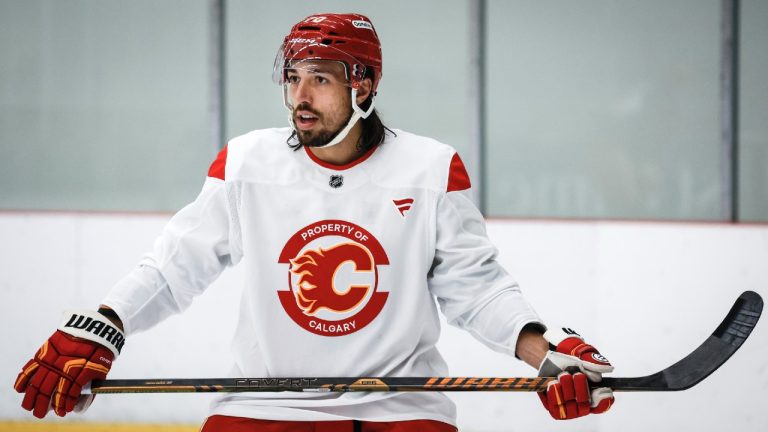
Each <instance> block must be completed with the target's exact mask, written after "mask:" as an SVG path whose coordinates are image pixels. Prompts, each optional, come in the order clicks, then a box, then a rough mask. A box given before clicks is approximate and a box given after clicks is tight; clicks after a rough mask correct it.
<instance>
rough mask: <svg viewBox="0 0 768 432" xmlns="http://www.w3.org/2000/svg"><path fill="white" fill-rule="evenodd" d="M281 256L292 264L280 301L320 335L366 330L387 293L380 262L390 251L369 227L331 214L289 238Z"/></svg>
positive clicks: (297, 320)
mask: <svg viewBox="0 0 768 432" xmlns="http://www.w3.org/2000/svg"><path fill="white" fill-rule="evenodd" d="M277 262H278V263H281V264H286V265H287V270H288V287H287V289H285V290H278V291H277V296H278V298H279V299H280V305H281V306H282V307H283V308H284V309H285V312H286V313H287V314H288V316H289V317H290V318H291V319H292V320H293V321H294V322H295V323H296V324H298V325H299V326H300V327H302V328H303V329H305V330H307V331H308V332H311V333H314V334H316V335H320V336H345V335H348V334H351V333H354V332H357V331H360V330H362V329H363V328H365V327H366V326H367V325H369V324H370V323H371V322H372V321H373V320H374V319H376V317H377V316H378V315H379V313H380V312H381V310H382V309H383V308H384V304H385V303H386V302H387V298H388V297H389V290H388V289H386V288H388V286H387V285H385V289H384V290H382V289H380V286H379V282H380V280H379V278H380V270H381V267H382V266H387V265H389V258H388V257H387V253H386V252H385V251H384V248H383V247H382V245H381V243H379V241H378V240H377V239H376V237H375V236H374V235H373V234H372V233H371V232H369V231H368V230H366V229H365V228H363V227H361V226H359V225H356V224H354V223H352V222H348V221H344V220H338V219H327V220H321V221H318V222H315V223H312V224H310V225H307V226H305V227H303V228H301V229H300V230H298V231H296V233H295V234H293V235H292V236H291V238H289V239H288V241H286V243H285V246H284V247H283V250H282V251H281V252H280V256H279V257H278V259H277ZM384 273H385V274H388V272H387V271H385V272H384ZM384 277H385V278H386V276H384Z"/></svg>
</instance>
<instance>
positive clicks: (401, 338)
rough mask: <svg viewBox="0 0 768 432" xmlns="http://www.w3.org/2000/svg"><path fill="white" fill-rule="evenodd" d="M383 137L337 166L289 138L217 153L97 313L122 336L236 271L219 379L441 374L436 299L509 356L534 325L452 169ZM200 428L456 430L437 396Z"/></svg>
mask: <svg viewBox="0 0 768 432" xmlns="http://www.w3.org/2000/svg"><path fill="white" fill-rule="evenodd" d="M395 133H396V135H392V134H389V133H388V134H387V138H386V140H385V141H384V143H383V144H381V145H380V146H378V147H377V148H375V149H374V150H371V151H369V152H368V153H367V154H366V155H365V156H363V157H362V158H360V159H358V160H356V161H355V162H353V163H351V164H349V165H346V166H334V165H329V164H326V163H323V162H322V161H320V160H318V159H317V158H315V157H314V156H313V154H312V153H311V152H310V151H308V150H306V149H303V148H302V149H300V150H298V151H294V150H292V149H290V148H289V147H288V146H287V145H286V140H287V139H288V137H289V136H290V134H291V129H290V128H280V129H266V130H257V131H253V132H250V133H248V134H246V135H243V136H240V137H237V138H235V139H233V140H231V141H230V142H229V144H228V145H227V147H226V148H225V149H224V150H223V151H222V152H221V153H220V154H219V157H218V158H217V159H216V161H215V162H214V163H213V165H212V166H211V169H210V171H209V175H208V178H207V179H206V182H205V185H204V187H203V190H202V192H201V193H200V195H199V196H198V197H197V199H196V200H195V201H194V202H193V203H192V204H190V205H188V206H187V207H185V208H184V209H182V210H181V211H180V212H179V213H177V214H176V215H175V216H174V217H173V218H172V219H171V220H170V222H169V223H168V225H167V227H166V228H165V230H164V231H163V233H162V235H161V236H160V237H159V238H158V239H157V241H156V243H155V246H154V250H153V251H152V252H151V253H149V254H148V255H147V256H146V257H145V258H144V260H143V261H142V262H141V266H139V268H137V269H136V270H135V271H134V272H133V273H131V274H130V275H128V276H127V277H126V278H124V279H123V280H122V281H120V282H119V283H118V284H117V285H116V286H115V287H114V288H113V289H112V290H111V292H110V293H109V295H108V297H107V298H106V299H105V300H104V302H103V303H104V304H106V305H107V306H110V307H112V308H113V309H114V310H115V311H116V312H117V314H118V316H120V318H121V319H122V321H123V323H124V326H125V330H126V334H127V335H128V336H130V334H132V333H135V332H137V331H140V330H144V329H147V328H149V327H152V326H153V325H155V324H156V323H158V322H159V321H161V320H163V319H165V318H166V317H167V316H169V315H171V314H173V313H178V312H180V311H182V310H184V309H185V308H186V307H188V306H189V304H190V303H191V301H192V298H193V297H195V296H196V295H198V294H200V293H201V292H203V291H204V290H205V289H206V288H207V287H208V285H209V284H211V282H213V281H214V280H215V279H216V277H217V276H218V275H219V274H220V273H221V271H222V270H223V269H224V268H225V267H227V266H228V265H232V264H236V263H239V265H241V266H244V273H245V282H244V283H245V286H244V287H243V296H242V301H241V304H240V316H239V320H238V325H237V330H236V334H235V336H234V343H233V347H234V358H235V361H236V364H235V367H234V369H233V372H232V374H233V375H232V376H239V377H313V376H317V377H334V376H336V377H354V376H384V377H408V376H413V377H421V376H445V375H448V368H447V366H446V364H445V361H444V360H443V358H442V357H441V356H440V354H439V353H438V351H437V349H436V348H435V343H436V342H437V340H438V337H439V335H440V324H439V320H438V311H437V306H436V304H435V299H437V302H438V303H439V305H440V308H441V309H442V312H443V313H444V314H445V316H446V318H447V320H448V322H449V323H451V324H453V325H456V326H458V327H460V328H464V329H466V330H468V331H469V332H470V333H471V334H472V335H473V336H475V337H476V338H477V339H479V340H480V341H482V342H483V343H484V344H485V345H487V346H489V347H490V348H492V349H493V350H496V351H500V352H504V353H508V354H510V355H514V351H515V344H516V341H517V337H518V334H519V333H520V330H522V328H523V327H524V326H525V325H526V324H530V323H536V324H541V322H540V319H539V317H538V316H537V315H536V313H535V312H534V310H533V309H532V308H531V306H530V305H529V304H528V302H527V301H526V300H525V299H524V298H523V296H522V295H521V293H520V290H519V288H518V286H517V284H516V283H515V281H514V280H513V279H512V278H511V277H510V276H509V275H508V274H507V273H506V272H505V271H504V270H503V269H502V268H501V267H500V266H499V264H498V263H497V261H496V254H497V251H496V249H495V247H494V246H493V245H492V244H491V242H490V241H489V239H488V237H487V235H486V231H485V223H484V220H483V218H482V215H481V214H480V212H479V211H478V210H477V209H476V207H475V206H474V205H473V203H472V202H471V200H470V198H469V192H470V182H469V178H468V176H467V173H466V170H465V169H464V166H463V164H462V162H461V159H460V158H459V156H458V155H457V153H456V151H455V150H453V149H452V148H451V147H449V146H447V145H444V144H441V143H439V142H437V141H434V140H432V139H428V138H424V137H420V136H416V135H413V134H410V133H407V132H404V131H400V130H396V131H395ZM211 312H212V313H228V311H211ZM212 414H223V415H230V416H240V417H251V418H261V419H273V420H341V419H359V420H368V421H395V420H413V419H431V420H438V421H443V422H446V423H451V424H455V407H454V405H453V404H452V403H451V401H450V400H449V399H448V398H447V397H446V396H445V395H443V394H441V393H435V392H421V393H408V392H405V393H395V392H372V393H364V392H350V393H293V392H291V393H239V394H238V393H233V394H227V395H225V396H223V397H221V398H219V399H218V400H217V401H216V402H215V403H214V404H213V407H212Z"/></svg>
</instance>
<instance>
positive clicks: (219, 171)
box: [208, 146, 227, 180]
mask: <svg viewBox="0 0 768 432" xmlns="http://www.w3.org/2000/svg"><path fill="white" fill-rule="evenodd" d="M226 165H227V146H224V148H223V149H221V151H220V152H219V155H218V156H216V160H215V161H213V163H212V164H211V167H210V168H208V177H215V178H217V179H222V180H224V167H225V166H226Z"/></svg>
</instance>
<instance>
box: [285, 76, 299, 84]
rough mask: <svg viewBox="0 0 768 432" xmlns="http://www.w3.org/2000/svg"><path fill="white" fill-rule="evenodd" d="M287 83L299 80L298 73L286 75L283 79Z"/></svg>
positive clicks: (294, 82) (295, 82)
mask: <svg viewBox="0 0 768 432" xmlns="http://www.w3.org/2000/svg"><path fill="white" fill-rule="evenodd" d="M285 80H286V81H287V82H288V83H289V84H298V82H299V76H298V75H288V77H287V78H286V79H285Z"/></svg>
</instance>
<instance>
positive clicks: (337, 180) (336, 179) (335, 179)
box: [328, 174, 344, 189]
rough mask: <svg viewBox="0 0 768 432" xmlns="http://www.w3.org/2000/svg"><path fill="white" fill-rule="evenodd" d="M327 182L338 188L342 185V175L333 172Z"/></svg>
mask: <svg viewBox="0 0 768 432" xmlns="http://www.w3.org/2000/svg"><path fill="white" fill-rule="evenodd" d="M328 184H329V185H330V186H331V187H332V188H334V189H338V188H340V187H342V186H343V185H344V176H341V175H337V174H334V175H332V176H331V180H330V181H329V182H328Z"/></svg>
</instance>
